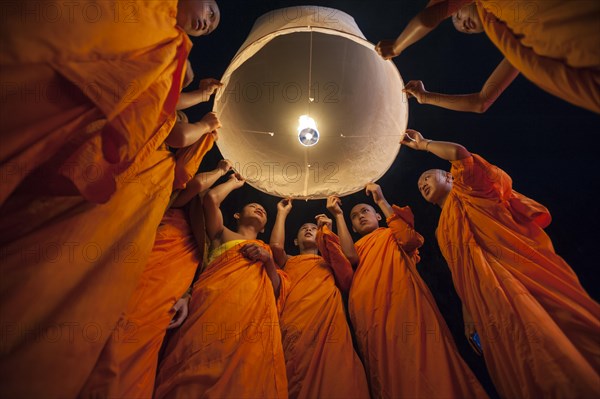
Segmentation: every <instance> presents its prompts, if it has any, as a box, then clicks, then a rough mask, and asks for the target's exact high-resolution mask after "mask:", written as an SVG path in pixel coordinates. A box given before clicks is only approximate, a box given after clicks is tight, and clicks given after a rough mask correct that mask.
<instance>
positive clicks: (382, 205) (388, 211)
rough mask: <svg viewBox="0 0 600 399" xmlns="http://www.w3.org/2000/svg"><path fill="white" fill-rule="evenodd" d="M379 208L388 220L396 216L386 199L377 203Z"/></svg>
mask: <svg viewBox="0 0 600 399" xmlns="http://www.w3.org/2000/svg"><path fill="white" fill-rule="evenodd" d="M377 206H378V207H379V209H381V212H383V215H384V216H385V217H386V218H388V217H390V216H392V215H393V214H394V209H393V208H392V206H391V205H390V203H389V202H387V200H386V199H385V198H384V199H382V200H380V201H377Z"/></svg>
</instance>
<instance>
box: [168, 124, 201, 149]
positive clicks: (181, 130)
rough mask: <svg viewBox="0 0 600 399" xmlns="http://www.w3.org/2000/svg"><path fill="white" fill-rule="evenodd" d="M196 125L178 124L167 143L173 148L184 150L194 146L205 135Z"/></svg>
mask: <svg viewBox="0 0 600 399" xmlns="http://www.w3.org/2000/svg"><path fill="white" fill-rule="evenodd" d="M204 133H205V132H203V131H202V129H200V128H199V127H198V126H197V125H196V124H193V123H186V122H177V123H175V126H173V129H172V130H171V132H170V133H169V136H168V137H167V139H166V140H165V142H166V143H167V144H168V145H169V146H170V147H173V148H183V147H187V146H189V145H192V144H194V143H195V142H196V141H198V139H199V138H200V137H201V136H202V135H203V134H204Z"/></svg>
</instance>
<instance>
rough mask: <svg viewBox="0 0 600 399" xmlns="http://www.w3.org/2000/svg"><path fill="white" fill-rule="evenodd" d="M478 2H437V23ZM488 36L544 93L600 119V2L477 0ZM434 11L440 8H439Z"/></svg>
mask: <svg viewBox="0 0 600 399" xmlns="http://www.w3.org/2000/svg"><path fill="white" fill-rule="evenodd" d="M473 2H474V1H473V0H441V1H440V0H433V1H431V2H430V4H433V3H437V4H435V5H434V6H432V7H431V8H432V10H431V11H432V12H431V18H432V21H435V22H437V21H439V20H440V17H448V16H450V15H452V14H453V13H454V12H456V10H457V9H458V8H460V7H461V6H463V5H465V4H469V3H473ZM476 3H477V9H478V12H479V16H480V18H481V21H482V23H483V27H484V30H485V33H486V34H487V36H488V37H489V38H490V40H491V41H492V42H493V43H494V44H495V45H496V47H498V49H499V50H500V51H501V52H502V54H503V55H504V57H506V59H507V60H508V61H509V62H510V63H511V64H512V65H513V66H514V67H515V68H516V69H518V70H519V71H520V72H521V73H522V74H523V76H525V77H526V78H527V79H529V80H530V81H531V82H533V83H534V84H535V85H537V86H538V87H540V88H541V89H543V90H545V91H547V92H548V93H550V94H553V95H555V96H557V97H560V98H562V99H563V100H565V101H568V102H570V103H572V104H575V105H577V106H579V107H582V108H585V109H588V110H590V111H593V112H596V113H600V34H598V29H599V27H598V20H600V2H598V1H595V0H568V1H565V0H520V1H514V0H478V1H476ZM434 7H435V8H434Z"/></svg>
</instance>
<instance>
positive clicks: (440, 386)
mask: <svg viewBox="0 0 600 399" xmlns="http://www.w3.org/2000/svg"><path fill="white" fill-rule="evenodd" d="M366 193H367V195H370V196H372V197H373V201H374V202H375V203H376V204H377V205H378V207H379V209H381V212H383V214H384V216H385V218H386V221H387V224H388V226H389V227H388V228H380V227H379V221H380V220H381V216H380V214H379V213H377V212H376V211H375V209H374V208H373V207H372V206H371V205H368V204H358V205H356V206H354V207H353V208H352V211H351V212H350V218H351V221H352V230H353V231H354V232H356V233H358V234H360V235H361V236H362V238H361V239H360V240H359V241H357V242H356V244H355V246H356V252H357V253H358V258H359V262H358V268H357V269H356V272H355V273H354V280H353V282H352V288H351V289H350V298H349V303H348V308H349V312H350V319H351V321H352V325H353V326H354V331H355V335H356V339H357V341H358V346H359V349H360V353H361V354H362V359H363V361H364V362H365V369H366V371H367V376H368V378H369V382H370V389H371V396H372V397H374V398H380V397H385V398H486V397H487V395H486V393H485V391H484V390H483V388H482V387H481V385H480V384H479V381H477V378H476V377H475V375H474V374H473V373H472V371H471V370H470V369H469V367H468V366H467V365H466V363H465V362H464V361H463V359H462V358H461V356H460V354H459V353H458V350H457V348H456V345H455V343H454V341H453V339H452V335H451V333H450V331H449V329H448V327H447V326H446V323H445V321H444V318H443V317H442V315H441V314H440V311H439V310H438V308H437V305H436V303H435V300H434V298H433V295H431V292H430V291H429V289H428V287H427V285H426V284H425V282H424V281H423V280H422V279H421V277H420V276H419V273H418V271H417V268H416V264H417V262H418V261H419V252H418V249H419V247H420V246H421V245H422V244H423V237H421V235H419V233H417V232H416V231H415V229H414V227H413V226H414V220H413V215H412V212H411V210H410V208H408V207H404V208H400V207H397V206H393V207H392V206H390V204H389V203H388V202H387V200H386V199H385V197H384V196H383V193H382V191H381V187H379V186H378V185H377V184H374V183H370V184H367V186H366ZM327 205H328V206H327V209H328V210H329V211H330V212H331V213H332V214H333V215H334V216H335V220H336V222H337V224H338V227H339V226H340V225H342V224H345V221H344V216H343V212H342V209H341V207H340V205H341V201H340V199H339V198H337V197H330V198H329V200H328V204H327ZM340 239H342V236H340ZM350 242H351V240H350Z"/></svg>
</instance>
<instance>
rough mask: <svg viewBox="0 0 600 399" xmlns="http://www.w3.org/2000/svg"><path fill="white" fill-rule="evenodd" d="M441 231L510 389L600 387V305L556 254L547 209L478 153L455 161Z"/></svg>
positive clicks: (532, 392) (516, 393)
mask: <svg viewBox="0 0 600 399" xmlns="http://www.w3.org/2000/svg"><path fill="white" fill-rule="evenodd" d="M452 175H453V176H454V184H453V188H452V190H451V191H450V194H449V196H448V198H447V200H446V202H445V203H444V207H443V209H442V214H441V216H440V221H439V225H438V228H437V233H436V234H437V239H438V242H439V245H440V249H441V250H442V253H443V254H444V257H445V258H446V260H447V261H448V265H449V267H450V269H451V271H452V279H453V280H454V285H455V287H456V291H457V292H458V295H459V296H460V297H461V299H462V301H463V304H464V306H465V307H466V308H467V310H468V311H469V313H470V314H471V316H472V317H473V320H474V322H475V327H476V329H477V331H478V332H479V336H480V338H481V344H482V346H483V353H484V358H485V361H486V364H487V366H488V369H489V372H490V375H491V377H492V379H493V381H494V383H495V385H496V388H497V389H498V392H499V393H500V395H501V396H503V397H507V398H511V397H521V398H542V397H553V398H557V397H560V398H566V397H568V398H592V397H598V396H599V395H600V377H599V375H598V374H597V372H595V371H594V368H595V369H596V370H600V343H599V341H598V337H599V336H600V306H599V305H598V304H597V303H596V302H594V301H593V300H592V299H591V298H590V297H589V296H588V295H587V293H586V292H585V291H584V289H583V288H582V287H581V284H580V283H579V281H578V279H577V276H576V275H575V273H574V272H573V270H572V269H571V268H570V267H569V265H568V264H567V263H566V262H565V261H564V260H563V259H562V258H561V257H559V256H558V255H556V253H555V252H554V248H553V247H552V242H551V241H550V238H549V237H548V236H547V235H546V233H545V232H544V230H543V227H545V226H547V225H548V224H549V223H550V214H549V213H548V210H547V209H546V208H544V207H543V206H542V205H540V204H538V203H536V202H535V201H533V200H531V199H529V198H527V197H525V196H523V195H521V194H519V193H517V192H515V191H513V190H512V181H511V179H510V177H509V176H508V175H507V174H506V173H505V172H504V171H503V170H501V169H500V168H498V167H496V166H493V165H490V164H489V163H487V162H486V161H485V160H484V159H483V158H481V157H480V156H478V155H474V154H473V156H472V157H469V158H466V159H463V160H460V161H454V162H453V163H452Z"/></svg>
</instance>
